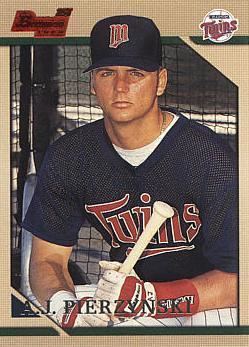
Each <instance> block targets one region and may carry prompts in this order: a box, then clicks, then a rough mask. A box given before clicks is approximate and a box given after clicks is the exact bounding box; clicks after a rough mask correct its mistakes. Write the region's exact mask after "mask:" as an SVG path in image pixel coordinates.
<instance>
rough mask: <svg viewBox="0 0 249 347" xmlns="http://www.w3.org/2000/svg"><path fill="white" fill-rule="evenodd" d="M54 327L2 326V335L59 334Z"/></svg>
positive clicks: (0, 330)
mask: <svg viewBox="0 0 249 347" xmlns="http://www.w3.org/2000/svg"><path fill="white" fill-rule="evenodd" d="M59 335H60V334H59V333H58V331H57V330H55V329H53V328H34V327H30V328H27V327H25V328H13V327H11V328H0V336H59Z"/></svg>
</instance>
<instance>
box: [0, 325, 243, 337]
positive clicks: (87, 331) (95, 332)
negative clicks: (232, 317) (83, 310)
mask: <svg viewBox="0 0 249 347" xmlns="http://www.w3.org/2000/svg"><path fill="white" fill-rule="evenodd" d="M66 332H67V333H68V334H69V335H71V336H127V335H144V336H145V335H249V326H243V327H182V328H179V327H155V328H152V327H151V328H150V327H144V328H138V327H123V328H118V327H116V328H75V329H67V330H66ZM59 335H60V334H59V332H58V331H57V330H55V329H53V328H34V327H30V328H27V327H23V328H19V327H18V328H14V327H7V328H0V336H59Z"/></svg>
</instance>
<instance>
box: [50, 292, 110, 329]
mask: <svg viewBox="0 0 249 347" xmlns="http://www.w3.org/2000/svg"><path fill="white" fill-rule="evenodd" d="M87 300H92V298H90V297H85V298H82V299H81V300H79V301H78V302H77V303H76V304H75V305H74V306H73V307H72V308H70V309H69V311H68V312H67V313H65V309H64V308H62V309H61V310H59V312H58V313H57V316H56V318H57V321H58V323H59V324H60V326H61V327H62V328H63V329H67V328H76V327H106V326H107V325H108V322H109V320H110V318H109V317H108V316H107V315H102V314H101V315H97V316H96V315H92V314H85V313H84V312H85V311H86V307H85V306H86V304H87ZM79 312H80V313H79Z"/></svg>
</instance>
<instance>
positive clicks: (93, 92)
mask: <svg viewBox="0 0 249 347" xmlns="http://www.w3.org/2000/svg"><path fill="white" fill-rule="evenodd" d="M90 78H91V94H93V95H96V92H95V89H94V85H93V72H91V75H90Z"/></svg>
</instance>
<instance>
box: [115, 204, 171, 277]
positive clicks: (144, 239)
mask: <svg viewBox="0 0 249 347" xmlns="http://www.w3.org/2000/svg"><path fill="white" fill-rule="evenodd" d="M173 215H174V210H173V208H172V207H171V206H169V205H168V204H166V203H164V202H162V201H156V202H155V203H154V206H153V213H152V215H151V218H150V220H149V221H148V223H147V225H146V227H145V229H144V231H143V232H142V234H141V236H140V237H139V239H138V241H137V242H136V244H135V246H134V247H133V248H132V250H131V252H130V254H129V255H128V257H127V258H126V259H125V261H124V262H123V264H122V266H121V267H120V269H119V272H122V273H125V274H127V275H128V274H129V273H130V272H131V270H132V269H133V267H134V265H135V264H136V262H137V261H138V259H139V257H140V256H141V254H142V253H143V251H144V250H145V248H146V247H147V245H148V244H149V242H150V240H151V239H152V237H153V236H154V235H155V233H156V232H157V230H158V229H159V228H160V226H161V225H162V224H163V223H164V222H165V220H166V219H167V218H170V217H172V216H173Z"/></svg>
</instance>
